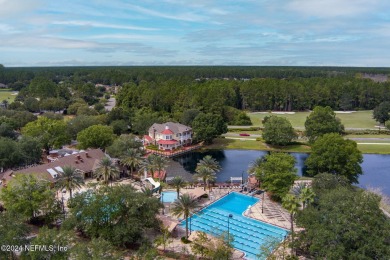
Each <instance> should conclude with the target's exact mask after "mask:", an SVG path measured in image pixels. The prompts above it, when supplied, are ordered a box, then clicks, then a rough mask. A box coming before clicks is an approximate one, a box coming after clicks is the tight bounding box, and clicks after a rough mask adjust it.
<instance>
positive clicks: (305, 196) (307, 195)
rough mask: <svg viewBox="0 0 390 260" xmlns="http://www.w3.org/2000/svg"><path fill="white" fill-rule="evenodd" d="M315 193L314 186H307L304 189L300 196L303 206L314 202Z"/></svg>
mask: <svg viewBox="0 0 390 260" xmlns="http://www.w3.org/2000/svg"><path fill="white" fill-rule="evenodd" d="M314 198H315V193H314V191H313V189H312V188H310V187H305V188H303V189H302V191H301V194H300V196H299V199H300V201H302V207H303V208H305V207H307V205H309V204H311V203H313V202H314Z"/></svg>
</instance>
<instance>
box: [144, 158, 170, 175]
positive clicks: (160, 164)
mask: <svg viewBox="0 0 390 260" xmlns="http://www.w3.org/2000/svg"><path fill="white" fill-rule="evenodd" d="M149 157H152V162H153V165H154V169H156V170H157V172H158V175H159V176H161V172H162V171H165V170H166V169H167V168H168V165H169V164H168V160H167V159H166V158H165V157H162V156H158V155H154V154H152V155H150V156H149ZM164 176H165V177H166V174H165V175H164ZM165 177H164V179H165Z"/></svg>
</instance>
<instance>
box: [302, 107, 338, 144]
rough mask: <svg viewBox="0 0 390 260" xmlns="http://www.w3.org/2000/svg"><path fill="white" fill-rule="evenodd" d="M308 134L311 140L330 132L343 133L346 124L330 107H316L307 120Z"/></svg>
mask: <svg viewBox="0 0 390 260" xmlns="http://www.w3.org/2000/svg"><path fill="white" fill-rule="evenodd" d="M305 129H306V136H307V137H308V138H309V141H310V142H313V141H315V140H316V139H317V138H318V137H320V136H323V135H324V134H328V133H339V134H341V133H343V132H344V126H343V125H342V124H341V122H340V119H339V118H337V117H336V114H335V113H334V112H333V110H332V109H331V108H330V107H319V106H317V107H315V108H314V110H313V112H312V113H311V114H310V115H309V116H308V117H307V119H306V121H305Z"/></svg>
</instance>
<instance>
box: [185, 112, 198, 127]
mask: <svg viewBox="0 0 390 260" xmlns="http://www.w3.org/2000/svg"><path fill="white" fill-rule="evenodd" d="M199 114H200V111H199V110H198V109H187V110H185V111H184V112H183V114H182V116H181V120H180V122H181V123H182V124H183V125H188V126H192V121H194V119H195V118H196V116H197V115H199Z"/></svg>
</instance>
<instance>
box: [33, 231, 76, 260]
mask: <svg viewBox="0 0 390 260" xmlns="http://www.w3.org/2000/svg"><path fill="white" fill-rule="evenodd" d="M74 243H75V238H74V235H73V233H72V232H70V231H57V230H56V229H49V228H47V227H43V228H41V229H40V230H39V233H38V236H37V237H35V238H34V239H32V241H31V245H34V246H35V245H37V246H42V247H43V246H46V248H47V249H48V250H30V251H29V252H27V253H26V254H27V255H28V256H29V257H31V259H32V260H35V259H36V260H39V259H53V260H56V259H58V260H60V259H67V258H68V257H69V255H70V248H71V247H72V245H73V244H74ZM50 246H52V248H50ZM50 249H52V250H50ZM61 249H62V250H61Z"/></svg>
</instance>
